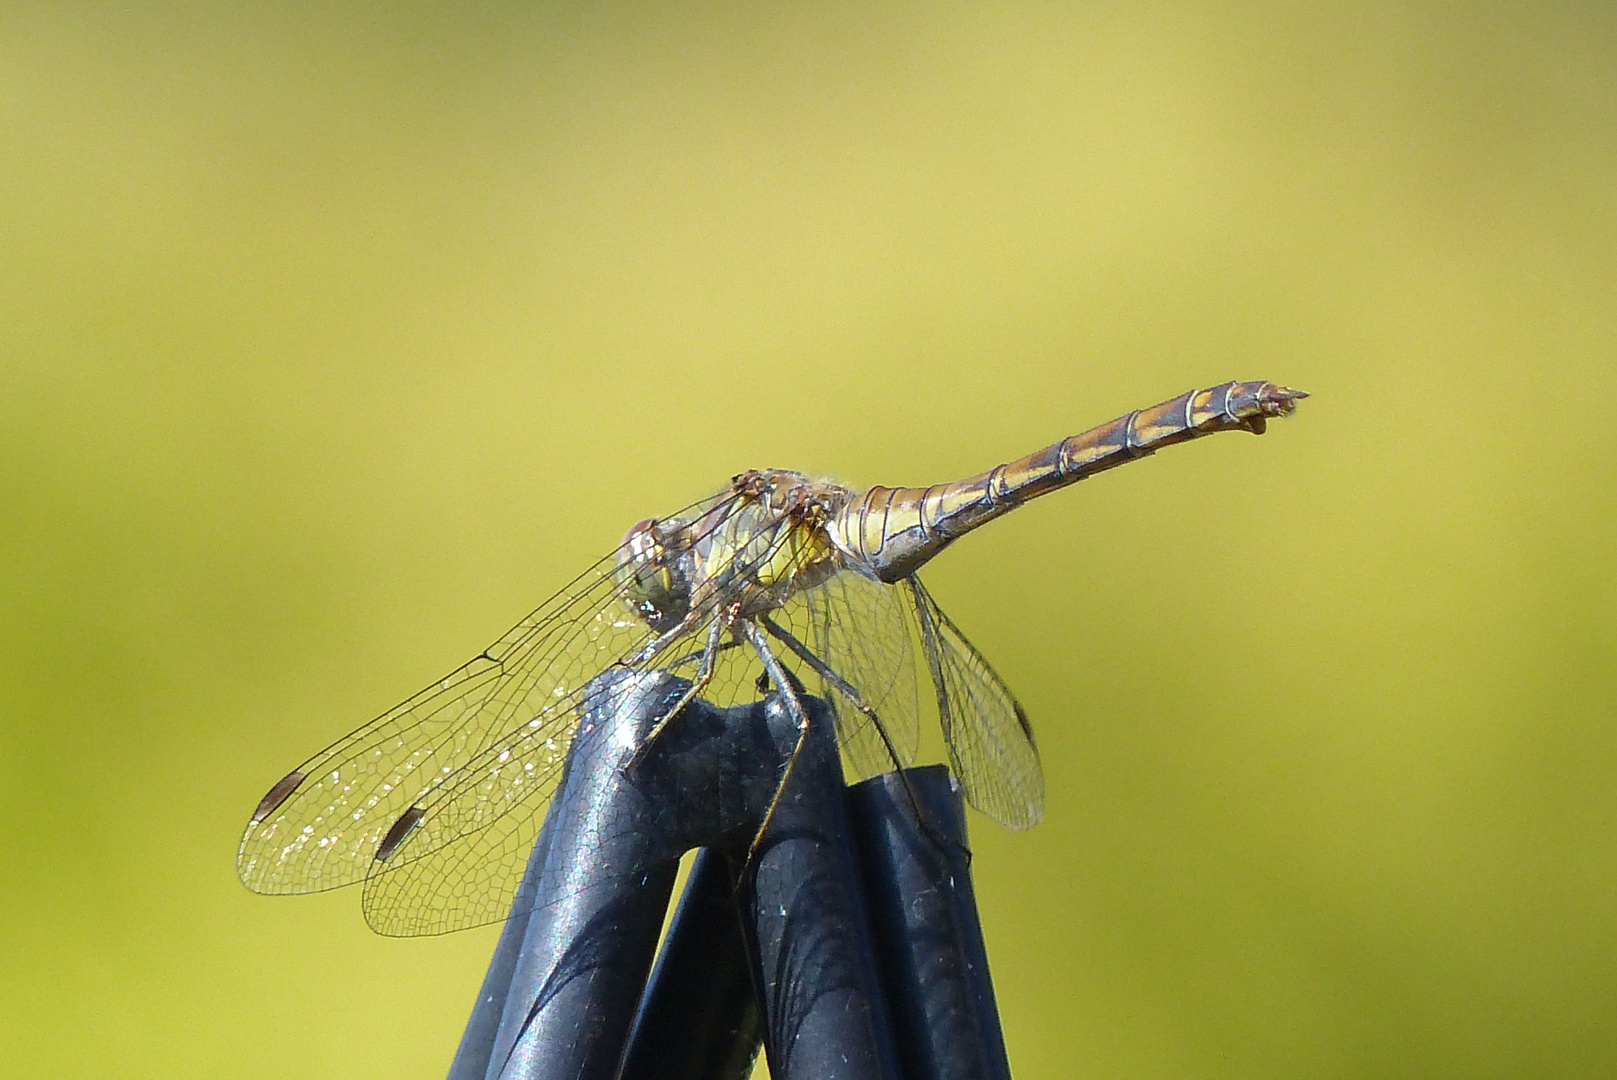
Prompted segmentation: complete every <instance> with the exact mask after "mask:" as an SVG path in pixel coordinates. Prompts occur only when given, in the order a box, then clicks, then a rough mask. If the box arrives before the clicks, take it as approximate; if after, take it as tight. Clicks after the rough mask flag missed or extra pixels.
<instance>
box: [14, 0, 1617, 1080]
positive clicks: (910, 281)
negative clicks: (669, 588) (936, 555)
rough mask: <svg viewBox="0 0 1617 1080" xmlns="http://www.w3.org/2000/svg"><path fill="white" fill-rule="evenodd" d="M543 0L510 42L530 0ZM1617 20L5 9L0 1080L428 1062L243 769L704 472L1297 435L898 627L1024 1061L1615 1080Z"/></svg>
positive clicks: (1205, 471) (955, 561)
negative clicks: (1018, 792)
mask: <svg viewBox="0 0 1617 1080" xmlns="http://www.w3.org/2000/svg"><path fill="white" fill-rule="evenodd" d="M539 7H542V10H535V8H539ZM1614 286H1617V8H1614V7H1612V6H1611V5H1609V4H1600V5H1595V4H1588V5H1574V4H1555V5H1552V4H1510V3H1499V4H1479V5H1439V4H1427V5H1384V4H1370V5H1365V4H1362V3H1354V4H1340V5H1317V6H1309V7H1307V8H1306V9H1301V8H1298V7H1295V6H1293V5H1286V4H1268V5H1264V4H1250V3H1245V4H1226V5H1222V6H1220V5H1185V4H1151V5H1134V6H1128V7H1123V8H1114V7H1110V6H1100V5H1094V6H1079V5H1048V4H1012V3H996V4H992V5H988V4H983V5H966V4H950V5H921V4H911V5H905V4H897V3H891V4H874V3H866V4H822V5H815V6H812V7H809V6H769V7H763V6H754V5H743V4H733V5H722V4H683V5H653V4H636V5H620V4H590V5H583V4H576V5H573V4H569V5H550V6H540V5H518V4H509V5H494V4H460V5H454V6H434V5H426V4H394V5H371V4H339V5H315V6H303V5H264V6H260V7H254V8H248V7H240V6H236V5H223V4H211V5H190V6H186V5H166V6H136V5H121V6H117V7H113V6H110V5H108V6H104V7H102V6H68V5H49V6H32V5H27V4H9V5H7V6H6V8H5V10H4V12H3V13H0V375H3V383H0V551H3V555H0V687H3V688H0V820H3V822H4V826H3V828H0V954H3V956H4V960H3V962H0V1072H3V1073H4V1074H5V1075H8V1076H41V1077H55V1076H81V1075H96V1076H103V1077H124V1076H128V1077H137V1076H139V1077H146V1076H171V1075H172V1076H197V1077H203V1076H209V1077H211V1076H220V1077H240V1078H247V1077H277V1078H286V1077H296V1078H300V1080H301V1078H305V1077H308V1078H315V1077H352V1076H391V1077H433V1076H438V1075H441V1074H442V1072H443V1070H444V1069H445V1068H446V1066H447V1064H448V1061H449V1058H450V1056H451V1054H452V1053H453V1050H454V1047H455V1044H456V1040H457V1038H458V1036H459V1031H460V1027H461V1025H462V1023H463V1020H464V1017H465V1014H466V1012H467V1009H468V1008H469V1007H470V1004H471V1001H472V997H473V995H474V993H475V990H476V987H477V984H478V981H479V979H480V978H481V975H482V971H483V965H484V962H485V959H486V954H487V952H488V950H489V949H490V947H491V946H492V943H493V931H492V930H483V931H473V932H468V933H463V934H458V935H452V936H449V937H445V938H438V939H428V940H405V941H397V940H387V939H383V938H380V937H376V936H374V935H372V934H371V933H370V932H369V931H367V929H366V928H365V925H364V923H363V921H362V919H361V916H360V911H359V898H358V895H357V894H356V893H354V892H351V891H346V892H338V893H335V894H327V895H324V896H320V897H314V898H302V899H277V900H267V899H263V898H260V897H256V896H253V895H250V894H248V893H247V892H246V891H245V890H244V889H243V888H242V887H241V886H240V885H239V884H238V882H237V880H236V876H235V871H234V867H233V860H234V855H235V848H236V842H237V838H238V835H239V830H240V828H241V826H242V824H243V821H244V819H245V816H246V814H247V813H248V812H249V811H250V810H251V808H252V807H253V805H254V804H255V803H256V801H257V800H258V798H259V796H260V795H262V794H263V792H264V790H265V789H266V788H267V787H268V785H269V784H270V783H271V782H272V781H273V780H275V779H276V778H277V777H279V776H280V775H282V773H283V772H285V771H286V769H288V768H290V767H291V766H292V765H293V764H294V763H296V762H297V761H299V760H301V759H302V758H303V757H304V756H305V755H306V754H308V753H309V752H311V751H312V750H314V749H315V748H317V747H319V746H321V745H324V744H325V743H326V742H327V741H329V740H330V739H331V738H333V737H335V736H337V735H339V734H341V733H343V732H345V731H347V730H348V729H349V728H351V727H353V726H356V725H357V724H359V723H360V722H362V721H363V720H365V719H368V718H369V717H370V716H372V715H374V714H375V713H377V712H379V711H381V710H382V709H383V708H385V707H387V706H389V705H391V704H392V703H393V702H395V701H396V700H398V699H400V698H402V697H403V696H405V695H406V694H408V693H409V692H411V691H414V690H415V689H416V688H417V687H419V686H420V685H422V684H423V683H425V682H426V681H428V680H429V679H431V678H433V677H435V676H437V675H439V674H441V673H443V672H444V671H447V670H448V669H450V668H451V667H453V666H455V665H457V664H458V663H459V662H460V661H462V660H464V659H465V658H466V657H468V656H470V655H471V654H473V653H475V652H476V651H477V650H478V649H480V648H481V647H482V646H483V645H485V644H486V643H487V642H488V641H489V640H492V638H493V637H495V636H496V635H497V634H499V633H500V632H502V631H503V630H504V629H505V628H506V627H507V626H509V625H510V624H511V623H513V622H515V621H516V619H517V618H519V617H520V616H521V615H523V614H525V613H526V612H527V611H528V610H529V609H530V608H532V607H533V606H535V605H536V604H537V603H538V602H539V600H541V599H542V598H544V597H545V596H546V595H548V594H549V593H550V592H551V591H553V590H554V589H556V588H558V587H559V586H560V585H561V584H563V583H564V582H566V581H567V580H569V579H570V578H571V577H572V576H573V575H574V574H575V573H576V572H578V570H580V569H581V568H582V567H583V566H584V565H585V564H586V563H587V562H589V561H590V560H592V559H593V558H594V557H595V556H597V555H599V554H601V553H602V552H603V551H605V550H607V549H608V548H610V547H611V546H612V545H613V544H615V543H616V542H617V540H618V538H619V537H620V536H621V535H622V532H623V530H624V529H625V527H626V526H627V525H629V524H630V523H632V522H634V521H636V520H637V519H639V518H642V517H646V516H648V515H651V514H655V513H658V512H662V511H666V510H669V509H671V508H673V507H676V506H679V505H682V504H683V503H685V502H687V501H689V500H690V499H692V498H695V497H697V496H700V495H702V494H705V493H707V492H708V491H710V490H713V489H715V488H717V487H718V486H720V485H721V484H723V483H724V482H725V480H726V479H727V478H728V477H729V476H730V475H731V474H732V473H735V472H737V471H739V470H741V469H743V468H746V467H749V466H786V467H793V468H801V469H807V470H814V471H823V472H827V473H831V474H833V475H835V476H837V477H839V478H842V479H844V480H846V481H849V482H853V483H857V484H868V483H875V482H885V483H930V482H935V481H942V480H948V479H953V478H956V477H957V476H960V475H964V474H966V473H969V472H974V471H976V470H978V469H982V468H986V467H988V466H991V465H994V464H996V463H998V462H1001V461H1004V460H1007V459H1009V458H1011V457H1015V456H1017V455H1020V454H1022V453H1025V452H1027V451H1029V450H1032V449H1034V448H1036V447H1038V446H1041V445H1043V444H1045V443H1047V442H1050V441H1052V440H1054V439H1056V438H1058V437H1060V436H1063V435H1066V434H1069V433H1071V432H1075V431H1078V430H1081V429H1083V428H1086V427H1089V426H1091V425H1092V424H1095V423H1099V422H1101V421H1104V420H1107V419H1110V418H1111V417H1112V416H1114V415H1117V414H1118V413H1121V412H1125V411H1127V410H1129V409H1131V408H1135V407H1139V406H1144V405H1148V404H1152V403H1154V402H1157V401H1159V400H1161V399H1163V398H1165V397H1168V396H1171V395H1173V394H1176V393H1178V392H1180V391H1181V390H1184V389H1187V388H1190V387H1192V386H1202V385H1209V384H1213V383H1217V382H1220V381H1223V380H1225V379H1228V378H1244V379H1255V378H1270V379H1275V380H1278V381H1283V382H1287V383H1290V384H1292V385H1295V386H1300V387H1303V388H1305V389H1307V390H1310V391H1312V392H1313V394H1314V397H1313V398H1312V399H1311V400H1310V401H1308V402H1306V403H1305V404H1304V407H1303V408H1302V410H1301V411H1300V413H1299V415H1298V416H1297V417H1295V418H1294V419H1292V420H1288V421H1286V422H1284V423H1280V424H1276V425H1274V426H1273V427H1272V428H1271V432H1270V434H1269V435H1268V436H1266V437H1265V438H1263V439H1262V440H1255V439H1251V438H1247V437H1245V436H1234V435H1230V436H1221V437H1219V438H1216V439H1211V440H1208V441H1205V442H1202V443H1198V444H1196V445H1195V446H1193V447H1187V448H1183V449H1176V450H1173V451H1170V452H1168V453H1165V454H1163V455H1162V456H1161V457H1159V458H1156V459H1153V461H1152V462H1151V463H1149V464H1139V465H1135V466H1131V467H1130V468H1127V469H1125V470H1122V471H1121V472H1118V473H1114V474H1110V475H1107V476H1105V477H1103V478H1100V479H1097V480H1095V481H1092V482H1090V483H1088V484H1085V485H1083V486H1081V487H1080V488H1078V489H1076V490H1074V491H1071V492H1067V493H1064V494H1062V495H1059V496H1056V497H1053V498H1051V499H1048V500H1045V501H1043V502H1041V503H1039V504H1038V505H1036V506H1033V507H1030V508H1028V509H1026V510H1024V511H1021V512H1020V513H1018V514H1016V515H1013V516H1012V517H1011V518H1009V519H1008V520H1006V521H1004V522H1001V523H998V524H996V525H994V526H993V527H992V528H989V529H987V530H984V531H983V532H982V533H980V534H977V535H975V536H973V537H972V538H970V539H969V540H967V541H965V542H963V543H961V544H960V545H959V546H958V547H956V548H955V549H953V550H951V551H950V552H949V553H948V554H947V555H946V556H945V557H944V558H942V559H941V560H940V561H939V562H937V563H936V564H935V566H934V568H933V569H932V570H930V571H929V575H928V576H929V581H930V584H931V586H932V589H933V592H934V593H935V595H936V596H937V597H938V599H939V601H940V602H941V603H942V604H943V605H944V606H945V608H946V609H947V610H948V611H949V612H950V613H951V614H952V615H953V616H954V617H955V619H956V620H957V621H958V622H959V623H960V625H961V626H962V627H964V628H965V629H966V630H967V632H968V633H970V634H971V635H972V637H973V638H974V639H975V641H976V642H977V644H978V645H979V646H980V647H981V648H982V649H983V650H984V652H986V653H987V654H988V655H989V656H990V657H991V658H993V659H994V661H995V662H996V663H997V665H998V666H999V668H1000V670H1001V671H1002V672H1003V674H1004V675H1005V676H1006V677H1007V679H1008V680H1009V681H1010V682H1011V684H1012V685H1013V686H1014V687H1015V688H1016V689H1017V691H1018V693H1019V694H1020V696H1021V697H1022V699H1023V701H1024V702H1025V704H1026V705H1027V708H1028V711H1029V713H1030V714H1031V715H1032V717H1033V719H1034V722H1035V724H1036V725H1037V727H1038V731H1039V734H1040V738H1041V747H1042V750H1043V753H1044V761H1045V769H1046V774H1047V778H1048V784H1049V788H1050V795H1049V806H1048V812H1047V816H1046V820H1045V823H1044V824H1043V825H1042V826H1041V827H1040V828H1038V829H1036V830H1034V831H1033V832H1031V833H1028V834H1023V835H1013V834H1011V833H1008V832H1005V831H1003V830H1000V829H998V828H996V827H995V826H993V825H992V823H990V822H988V821H987V820H986V819H984V818H981V817H974V818H973V822H972V825H973V828H974V830H975V831H974V840H975V845H976V848H977V861H976V871H977V877H978V888H979V892H980V897H981V904H982V909H983V916H984V919H985V923H986V931H987V936H988V940H989V945H990V949H991V955H992V960H993V966H994V977H995V982H996V985H997V988H998V993H999V1002H1000V1006H1001V1009H1002V1012H1003V1017H1004V1026H1005V1032H1006V1037H1007V1041H1008V1044H1009V1049H1010V1055H1011V1061H1012V1065H1013V1068H1014V1069H1015V1071H1016V1074H1017V1076H1018V1077H1021V1078H1024V1080H1026V1078H1040V1077H1052V1078H1053V1077H1068V1076H1078V1077H1176V1078H1177V1077H1243V1078H1252V1077H1298V1076H1308V1077H1394V1076H1407V1077H1423V1078H1431V1077H1466V1078H1475V1077H1527V1076H1532V1077H1604V1076H1611V1075H1614V1073H1617V851H1614V844H1617V725H1614V722H1613V721H1614V708H1617V676H1614V674H1613V661H1614V659H1617V657H1614V653H1617V615H1614V610H1617V608H1614V601H1617V595H1614V593H1617V589H1614V584H1613V579H1614V575H1613V569H1614V556H1617V552H1614V550H1613V549H1614V544H1613V539H1612V537H1613V527H1614V525H1617V498H1614V492H1617V484H1614V480H1617V475H1614V473H1617V468H1614V467H1617V437H1614V435H1613V425H1612V423H1611V419H1610V412H1611V409H1612V406H1613V402H1614V401H1617V302H1614V301H1617V290H1614Z"/></svg>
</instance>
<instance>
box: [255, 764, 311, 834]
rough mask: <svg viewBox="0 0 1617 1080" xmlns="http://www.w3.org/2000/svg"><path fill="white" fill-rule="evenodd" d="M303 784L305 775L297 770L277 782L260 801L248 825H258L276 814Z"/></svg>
mask: <svg viewBox="0 0 1617 1080" xmlns="http://www.w3.org/2000/svg"><path fill="white" fill-rule="evenodd" d="M301 783H303V774H302V773H300V772H298V771H297V770H296V769H293V770H292V771H291V772H289V773H287V774H286V775H285V776H283V777H281V778H280V779H279V780H277V781H275V786H274V787H272V788H270V789H269V791H268V792H266V793H265V794H264V797H263V798H262V799H259V800H258V809H257V810H254V811H253V817H252V820H251V821H249V822H248V824H249V825H257V824H258V823H259V822H260V821H263V820H264V819H265V818H267V817H269V816H270V815H271V814H273V813H275V811H276V810H277V809H279V807H280V805H281V804H282V803H284V802H285V801H286V800H287V799H290V798H291V797H292V793H293V792H294V791H296V790H297V789H298V785H299V784H301Z"/></svg>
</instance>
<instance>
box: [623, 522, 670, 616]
mask: <svg viewBox="0 0 1617 1080" xmlns="http://www.w3.org/2000/svg"><path fill="white" fill-rule="evenodd" d="M617 580H618V585H619V586H620V587H621V588H622V589H623V598H624V600H625V601H626V602H627V603H628V605H629V608H630V610H632V611H633V612H634V613H635V614H636V615H638V616H640V618H642V619H644V620H645V621H646V622H648V623H650V624H651V625H652V627H654V628H656V629H662V627H663V624H665V623H668V622H669V621H670V618H669V617H670V615H672V614H673V613H674V611H675V609H676V608H678V607H679V600H678V597H677V595H676V594H675V589H674V575H673V571H672V570H671V569H670V567H669V565H668V549H667V546H666V545H665V544H664V543H663V539H662V536H661V535H659V533H658V532H657V522H656V521H655V520H654V519H651V518H648V519H646V520H645V521H641V522H637V523H636V524H635V526H634V527H633V528H632V529H630V530H629V531H628V532H627V533H626V534H624V537H623V545H622V546H621V547H620V548H618V566H617ZM675 618H677V616H675Z"/></svg>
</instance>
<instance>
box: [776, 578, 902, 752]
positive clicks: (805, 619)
mask: <svg viewBox="0 0 1617 1080" xmlns="http://www.w3.org/2000/svg"><path fill="white" fill-rule="evenodd" d="M903 599H904V598H903V596H902V594H900V593H899V592H898V591H897V590H896V589H895V588H894V587H893V586H891V585H884V584H882V583H881V582H879V581H876V580H874V579H871V578H867V577H864V576H863V575H860V574H856V573H853V572H851V571H844V572H842V573H839V574H836V575H834V576H833V577H831V578H830V579H829V580H828V581H825V582H823V583H821V584H820V585H817V586H815V587H814V588H812V589H808V590H806V591H804V592H802V593H800V594H798V595H797V596H796V597H793V599H792V602H790V603H788V604H787V605H786V607H785V609H784V610H782V611H781V612H780V614H779V616H777V619H776V621H777V622H780V623H781V624H783V625H785V626H786V627H787V629H789V630H791V632H792V633H793V634H794V635H795V636H796V637H797V638H798V639H799V640H801V641H802V642H803V643H804V644H805V645H807V646H808V647H809V650H810V651H811V652H813V653H814V655H815V656H817V657H818V658H819V659H820V660H821V661H822V662H823V663H824V664H825V665H826V666H827V667H828V668H830V669H831V670H832V671H833V672H835V673H836V674H837V675H839V676H841V677H842V679H844V680H845V681H846V682H848V683H849V684H851V685H852V687H853V688H854V689H855V690H857V691H858V692H859V695H860V697H862V698H864V700H865V702H866V703H867V704H869V705H870V706H871V708H872V709H874V710H875V712H876V715H877V718H878V719H879V721H880V723H881V727H882V729H883V730H884V731H885V732H886V735H887V738H886V739H885V740H884V739H883V738H882V731H878V730H877V729H876V725H875V724H874V723H872V722H871V720H870V718H869V717H867V716H866V715H865V714H864V713H863V712H861V711H860V710H859V709H857V708H855V707H854V706H853V703H852V702H851V701H849V699H848V698H847V696H846V695H844V694H843V693H841V692H840V691H838V690H837V689H836V687H834V686H832V685H830V684H829V683H828V682H827V681H826V680H824V679H820V680H818V682H819V687H818V691H817V692H818V693H819V694H820V695H821V696H822V697H824V698H825V699H826V701H828V702H830V704H831V709H832V711H833V713H835V715H836V723H837V742H838V744H839V745H840V747H841V749H842V759H843V766H844V769H845V770H846V771H847V773H848V782H849V783H855V782H857V781H859V780H863V779H866V778H868V777H871V776H877V775H880V774H881V773H884V772H889V771H891V770H893V769H895V768H902V767H905V766H908V765H910V764H912V763H913V762H914V761H915V755H916V748H917V746H918V745H919V742H920V720H919V714H920V708H919V704H918V699H917V695H916V680H915V653H914V650H913V648H912V646H911V638H912V636H913V634H914V631H913V629H912V627H911V621H910V619H909V618H908V617H907V615H906V613H905V607H906V605H905V604H904V602H903ZM782 660H783V661H784V662H785V663H786V664H787V665H788V666H790V667H793V668H794V669H796V670H797V671H798V673H799V674H800V675H801V676H802V677H803V678H804V680H805V681H807V682H808V683H809V684H810V685H811V686H812V685H814V683H815V681H816V680H815V676H814V673H813V672H811V671H807V670H804V666H803V665H802V664H798V663H795V662H794V660H793V658H792V657H790V656H784V657H782ZM889 741H890V742H891V743H892V751H891V752H890V751H889V750H888V745H887V744H888V742H889ZM895 754H896V756H897V758H898V760H897V761H896V762H895V761H894V760H893V758H894V756H895Z"/></svg>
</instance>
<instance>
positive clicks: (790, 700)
mask: <svg viewBox="0 0 1617 1080" xmlns="http://www.w3.org/2000/svg"><path fill="white" fill-rule="evenodd" d="M741 630H742V633H744V634H746V635H747V641H748V642H750V643H751V645H752V647H753V649H754V650H756V651H757V653H758V657H759V659H761V660H762V661H763V662H764V670H765V671H767V672H768V673H769V677H770V678H771V679H772V680H774V683H775V690H776V692H777V693H779V694H780V695H781V697H783V698H785V699H786V711H787V712H788V713H789V714H790V715H791V717H792V720H793V721H794V722H795V723H796V724H797V742H796V743H794V744H793V746H792V753H791V756H790V757H788V758H787V759H786V768H785V769H784V770H782V772H781V774H780V782H779V783H778V784H776V785H775V796H774V798H772V799H770V800H769V808H768V809H767V810H765V811H764V817H763V820H762V821H761V822H759V823H758V831H757V832H756V833H755V834H754V835H753V838H752V843H751V844H749V845H748V846H747V860H746V862H745V863H744V864H743V866H751V865H752V861H753V858H754V857H755V856H756V855H757V854H758V845H759V844H760V843H761V842H762V841H763V838H764V833H766V832H768V831H769V823H770V822H771V821H773V820H774V818H775V811H776V810H778V809H779V808H780V802H781V799H783V798H784V797H785V795H786V785H787V783H788V782H790V781H791V779H792V771H793V770H794V769H795V768H796V767H797V759H798V757H799V756H800V755H801V754H802V753H803V744H804V743H805V742H807V741H808V732H809V716H808V710H807V709H805V708H804V707H803V700H802V698H800V697H798V694H797V680H796V679H795V678H793V677H792V675H791V673H790V672H788V671H787V670H786V669H785V668H784V667H783V666H782V665H781V662H780V661H779V660H777V659H776V658H775V654H774V652H773V651H772V650H771V649H770V648H769V639H768V638H766V637H765V636H764V634H763V631H761V630H759V629H758V626H757V624H756V623H754V622H752V621H751V620H750V619H749V620H747V621H745V622H743V623H742V624H741Z"/></svg>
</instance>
